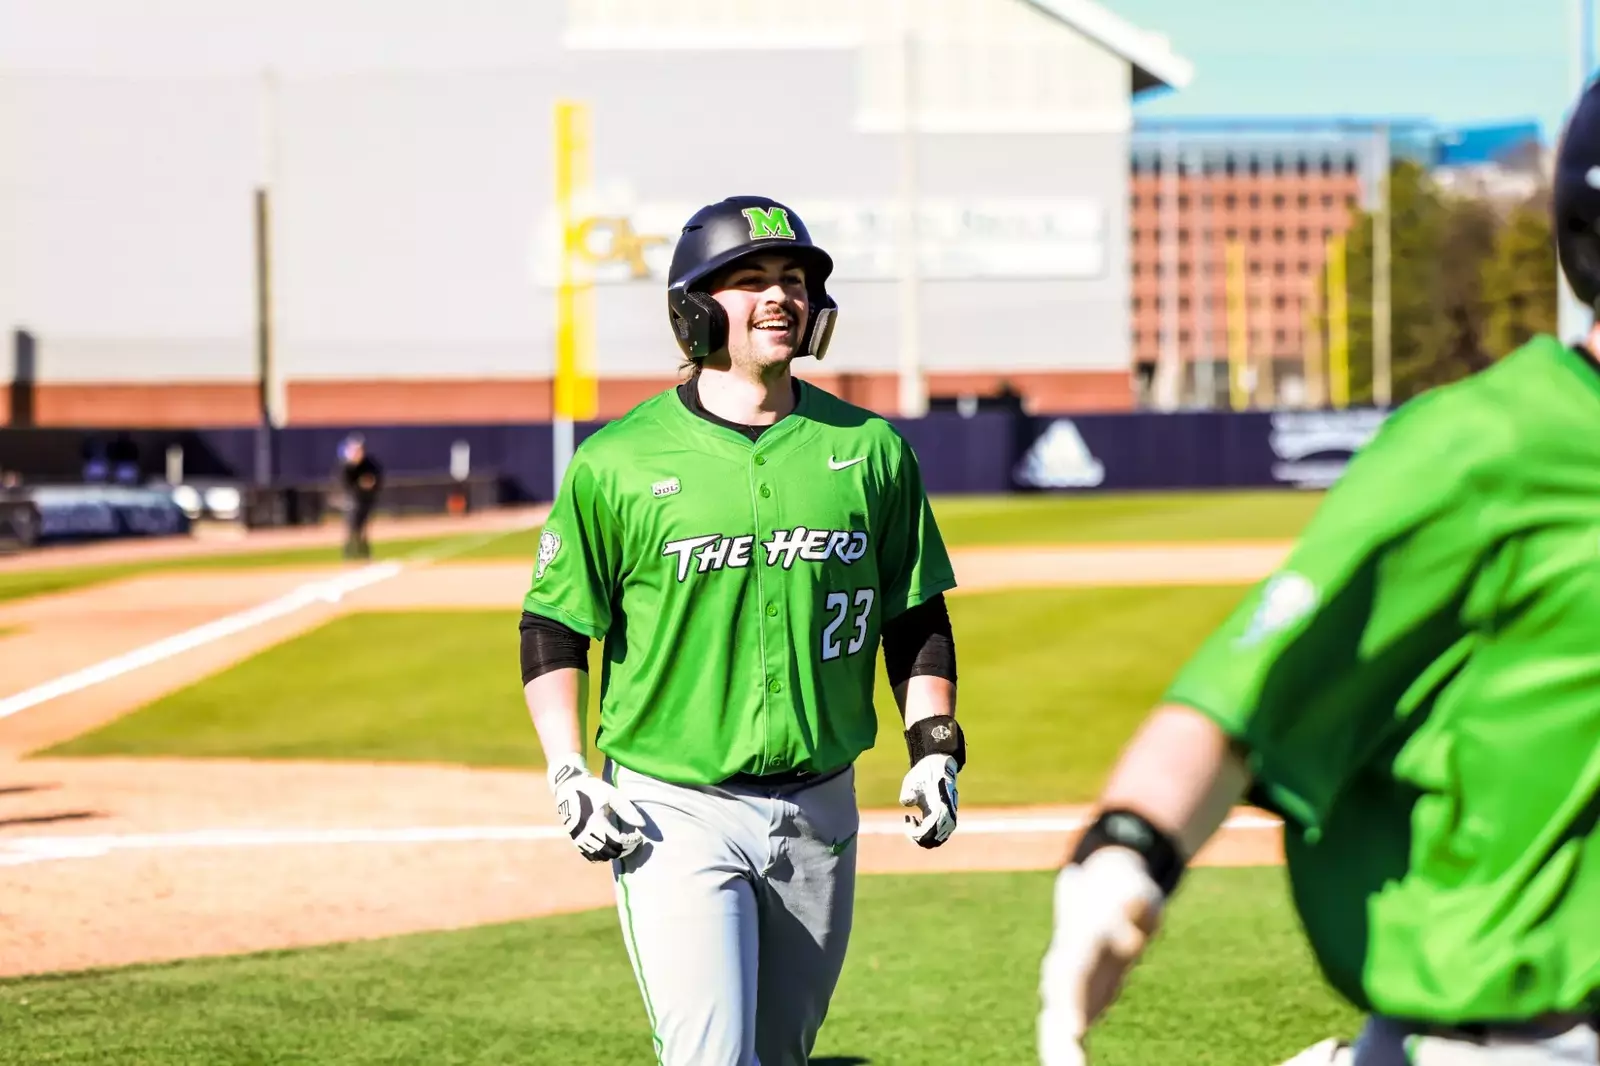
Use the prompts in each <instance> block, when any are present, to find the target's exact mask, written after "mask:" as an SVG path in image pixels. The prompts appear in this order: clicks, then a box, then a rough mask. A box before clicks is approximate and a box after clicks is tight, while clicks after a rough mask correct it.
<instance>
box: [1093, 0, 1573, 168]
mask: <svg viewBox="0 0 1600 1066" xmlns="http://www.w3.org/2000/svg"><path fill="white" fill-rule="evenodd" d="M1100 2H1101V3H1102V4H1103V5H1104V6H1105V7H1107V8H1109V9H1111V10H1112V11H1115V12H1116V13H1117V14H1119V15H1121V16H1122V17H1123V18H1125V19H1127V20H1128V21H1130V22H1132V23H1134V24H1135V25H1137V26H1139V27H1141V28H1143V29H1146V30H1150V31H1154V32H1157V33H1162V34H1165V35H1166V36H1167V38H1168V40H1169V41H1170V42H1171V43H1172V46H1173V48H1174V49H1175V50H1176V51H1177V52H1178V53H1179V54H1180V55H1182V56H1184V58H1186V59H1188V60H1189V61H1190V62H1192V63H1193V64H1194V67H1195V73H1194V79H1193V80H1192V81H1191V82H1190V83H1189V86H1188V88H1186V89H1182V90H1180V91H1176V92H1168V93H1165V94H1162V95H1161V96H1160V97H1159V98H1154V99H1150V100H1147V101H1143V102H1140V103H1137V104H1136V105H1135V113H1136V114H1138V115H1140V116H1145V115H1148V116H1151V117H1156V116H1166V115H1211V116H1249V115H1303V116H1331V115H1352V116H1361V117H1369V116H1390V117H1401V116H1403V117H1407V118H1423V119H1431V120H1434V121H1437V122H1440V123H1444V124H1449V125H1457V124H1475V123H1491V122H1504V121H1535V122H1538V123H1539V124H1540V125H1541V126H1542V127H1543V130H1544V135H1545V140H1546V142H1547V143H1549V142H1551V141H1553V140H1554V139H1555V137H1556V136H1557V135H1558V134H1559V132H1560V129H1561V122H1562V120H1563V118H1564V116H1565V114H1566V111H1567V108H1568V107H1569V106H1570V103H1571V101H1572V99H1573V97H1574V96H1575V95H1576V83H1575V81H1574V79H1575V78H1576V76H1577V66H1578V62H1579V60H1578V57H1577V52H1578V48H1577V44H1576V41H1577V39H1578V36H1579V34H1578V32H1577V27H1578V24H1577V16H1576V13H1575V3H1574V0H1100ZM1589 2H1591V3H1593V2H1600V0H1589Z"/></svg>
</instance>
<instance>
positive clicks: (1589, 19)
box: [1556, 0, 1595, 343]
mask: <svg viewBox="0 0 1600 1066" xmlns="http://www.w3.org/2000/svg"><path fill="white" fill-rule="evenodd" d="M1572 15H1573V21H1574V22H1575V23H1576V24H1577V25H1576V31H1575V36H1576V38H1577V41H1578V48H1577V51H1576V52H1575V53H1574V54H1573V57H1572V61H1573V71H1572V101H1573V102H1576V101H1577V99H1578V97H1579V96H1581V95H1582V94H1583V90H1584V87H1585V86H1586V85H1588V83H1589V76H1590V75H1591V74H1592V73H1594V65H1595V41H1594V31H1595V19H1594V0H1572ZM1556 286H1557V288H1556V333H1557V334H1558V335H1559V336H1560V338H1561V339H1562V340H1563V341H1566V342H1568V343H1571V342H1573V341H1577V340H1580V339H1582V337H1583V336H1584V334H1586V333H1588V332H1589V327H1590V326H1591V325H1593V323H1594V311H1593V309H1591V308H1588V307H1585V306H1584V305H1583V303H1582V301H1580V300H1579V299H1578V298H1577V297H1576V296H1574V295H1573V294H1572V289H1571V288H1570V287H1568V285H1567V280H1566V278H1565V277H1563V276H1562V275H1561V272H1560V271H1559V270H1558V271H1556Z"/></svg>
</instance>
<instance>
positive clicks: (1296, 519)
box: [933, 489, 1323, 546]
mask: <svg viewBox="0 0 1600 1066" xmlns="http://www.w3.org/2000/svg"><path fill="white" fill-rule="evenodd" d="M1322 496H1323V494H1322V493H1320V492H1302V491H1298V490H1287V489H1277V490H1262V491H1258V492H1160V493H1156V492H1151V493H1106V494H1103V495H1102V494H1095V495H1084V496H1074V495H1028V496H966V497H963V496H947V497H942V498H940V499H937V500H935V501H933V510H934V517H935V518H936V519H937V520H938V522H939V529H940V531H941V532H942V533H943V534H944V537H945V540H946V541H948V542H949V543H950V544H951V545H958V546H959V545H983V544H1068V543H1076V544H1085V543H1110V542H1118V541H1189V540H1277V539H1280V538H1291V537H1293V536H1295V535H1296V534H1297V533H1299V532H1300V530H1301V529H1302V528H1304V526H1305V524H1306V522H1307V521H1308V520H1309V519H1310V518H1311V515H1312V513H1313V512H1314V511H1315V510H1316V508H1317V506H1318V505H1319V504H1320V503H1321V502H1322Z"/></svg>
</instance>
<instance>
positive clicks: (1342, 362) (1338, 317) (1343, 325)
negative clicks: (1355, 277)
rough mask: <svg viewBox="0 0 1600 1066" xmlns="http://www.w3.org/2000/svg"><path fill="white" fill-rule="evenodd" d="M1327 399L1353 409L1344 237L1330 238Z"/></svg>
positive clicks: (1334, 403) (1338, 406) (1336, 235)
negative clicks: (1351, 400) (1351, 403)
mask: <svg viewBox="0 0 1600 1066" xmlns="http://www.w3.org/2000/svg"><path fill="white" fill-rule="evenodd" d="M1328 400H1329V402H1331V403H1332V404H1333V406H1334V407H1337V408H1341V409H1342V408H1345V407H1348V406H1350V298H1349V289H1348V288H1347V282H1346V278H1345V236H1344V234H1342V233H1335V234H1334V235H1333V236H1331V237H1329V238H1328Z"/></svg>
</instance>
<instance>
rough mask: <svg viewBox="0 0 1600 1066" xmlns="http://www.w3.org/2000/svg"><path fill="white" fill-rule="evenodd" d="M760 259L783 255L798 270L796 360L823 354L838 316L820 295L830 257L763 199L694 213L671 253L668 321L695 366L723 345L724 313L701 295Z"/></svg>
mask: <svg viewBox="0 0 1600 1066" xmlns="http://www.w3.org/2000/svg"><path fill="white" fill-rule="evenodd" d="M763 252H784V253H787V254H788V255H792V256H793V257H794V258H795V259H797V260H799V261H800V262H802V263H803V264H804V265H805V271H806V289H807V291H808V293H809V296H810V302H811V313H810V315H809V316H808V318H807V321H806V332H805V335H804V336H803V337H801V338H800V350H799V352H797V353H796V354H798V355H809V356H812V357H813V358H816V359H821V358H822V357H823V356H824V355H826V354H827V351H828V341H829V340H831V339H832V337H833V325H834V321H835V319H836V317H837V316H838V312H839V305H838V304H836V303H834V302H833V298H832V297H831V296H829V295H828V289H827V281H828V275H830V274H831V273H833V259H832V257H831V256H829V255H828V253H827V252H825V251H823V250H822V249H821V248H818V247H817V246H816V245H815V244H813V243H811V234H810V233H809V232H808V231H807V230H806V226H805V223H804V222H801V221H800V216H799V215H797V214H795V213H794V212H793V211H791V210H789V208H787V207H785V206H784V205H783V204H780V203H778V202H777V201H776V200H770V199H768V198H767V197H765V196H730V197H728V198H727V199H726V200H723V201H722V202H721V203H716V204H710V205H708V206H706V207H702V208H701V209H700V210H698V211H696V212H695V213H694V216H693V217H692V218H690V219H689V221H688V222H686V223H684V225H683V232H682V234H681V235H680V236H679V237H678V245H677V247H676V248H674V249H673V252H672V269H671V271H670V273H669V275H668V279H667V313H668V316H669V318H670V319H671V322H672V335H673V336H674V337H676V338H677V340H678V347H679V348H682V349H683V354H684V355H686V356H688V357H689V358H690V359H693V360H696V361H699V360H702V359H704V358H706V356H708V355H710V354H711V353H712V352H715V351H717V350H719V349H721V348H722V347H723V346H724V345H726V344H727V343H728V316H727V313H726V312H724V311H723V310H722V305H721V304H719V303H717V301H716V300H714V299H712V298H711V296H710V295H708V293H707V291H706V288H707V286H708V285H709V283H710V282H711V279H712V276H713V275H715V274H716V273H717V272H718V271H719V270H722V269H723V268H724V267H726V266H728V265H730V264H732V263H734V262H736V261H738V260H740V259H743V258H745V257H746V256H751V255H759V254H761V253H763Z"/></svg>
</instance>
